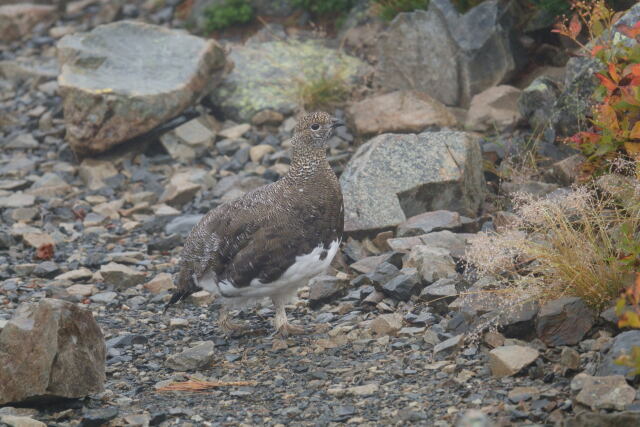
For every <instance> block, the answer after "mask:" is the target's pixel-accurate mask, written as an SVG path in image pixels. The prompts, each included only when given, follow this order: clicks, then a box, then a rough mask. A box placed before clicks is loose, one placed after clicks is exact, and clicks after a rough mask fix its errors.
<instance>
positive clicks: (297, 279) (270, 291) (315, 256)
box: [200, 240, 340, 299]
mask: <svg viewBox="0 0 640 427" xmlns="http://www.w3.org/2000/svg"><path fill="white" fill-rule="evenodd" d="M339 247H340V241H339V240H334V241H333V242H331V245H330V246H329V249H327V256H326V257H324V259H320V258H321V256H322V252H323V251H325V249H324V247H323V245H322V244H320V245H319V246H318V247H316V248H315V249H313V250H312V251H311V252H310V253H308V254H306V255H299V256H297V257H296V260H295V262H294V263H293V264H292V265H291V266H290V267H289V268H287V270H286V271H285V272H284V273H283V274H282V276H281V277H280V278H279V279H278V280H275V281H273V282H270V283H262V282H261V281H260V280H259V279H253V280H252V281H251V283H250V285H249V286H247V287H244V288H236V287H235V286H233V284H232V283H230V282H228V281H226V280H225V281H222V282H219V283H217V288H219V291H218V292H215V293H216V294H223V298H224V297H227V298H246V299H252V298H263V297H269V296H274V295H290V294H292V293H294V292H295V290H296V289H298V288H300V287H302V286H304V285H306V284H307V282H308V281H309V279H311V278H313V277H315V276H317V275H319V274H322V273H324V272H325V271H326V269H327V268H329V265H330V264H331V261H332V260H333V258H334V257H335V256H336V253H338V248H339ZM203 279H204V277H203ZM203 279H201V280H200V286H201V287H202V288H205V287H204V284H203V282H204V281H205V280H203ZM207 284H209V283H207ZM205 289H206V288H205ZM207 290H208V289H207Z"/></svg>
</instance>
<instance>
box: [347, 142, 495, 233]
mask: <svg viewBox="0 0 640 427" xmlns="http://www.w3.org/2000/svg"><path fill="white" fill-rule="evenodd" d="M340 184H341V186H342V193H343V196H344V207H345V231H347V232H358V231H374V230H379V229H384V228H389V227H395V226H397V225H399V224H401V223H403V222H405V221H406V220H407V218H408V217H412V216H414V215H418V214H420V213H423V212H429V211H435V210H439V209H445V210H450V211H455V212H459V213H461V214H463V215H467V216H475V214H476V212H477V210H478V208H479V207H480V204H481V203H482V201H483V199H484V192H485V182H484V177H483V174H482V156H481V153H480V146H479V144H478V139H477V137H475V136H474V135H472V134H469V133H466V132H453V131H440V132H425V133H421V134H418V135H414V134H406V135H398V134H383V135H379V136H377V137H375V138H373V139H371V140H370V141H368V142H367V143H365V144H363V145H361V146H360V147H359V148H358V150H357V151H356V153H355V154H354V156H353V157H352V159H351V161H350V162H349V164H348V165H347V167H346V169H345V171H344V172H343V173H342V176H341V177H340Z"/></svg>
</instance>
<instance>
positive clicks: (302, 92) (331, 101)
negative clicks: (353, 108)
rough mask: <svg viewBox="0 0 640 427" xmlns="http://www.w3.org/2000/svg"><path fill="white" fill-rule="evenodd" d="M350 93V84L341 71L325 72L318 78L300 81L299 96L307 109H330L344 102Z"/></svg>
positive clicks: (301, 104) (302, 104) (301, 103)
mask: <svg viewBox="0 0 640 427" xmlns="http://www.w3.org/2000/svg"><path fill="white" fill-rule="evenodd" d="M348 95H349V86H348V85H347V83H346V82H345V80H344V78H343V77H342V76H341V75H340V73H333V74H329V73H324V74H323V75H322V76H320V77H319V78H317V79H312V80H308V81H300V82H299V83H298V97H299V99H300V106H301V107H302V108H303V109H305V110H306V111H313V110H328V109H332V108H335V107H337V106H340V105H341V104H343V103H344V102H345V101H346V99H347V97H348Z"/></svg>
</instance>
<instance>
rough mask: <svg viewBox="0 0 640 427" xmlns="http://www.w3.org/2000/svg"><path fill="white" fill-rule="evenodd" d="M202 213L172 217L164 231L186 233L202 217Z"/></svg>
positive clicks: (184, 234)
mask: <svg viewBox="0 0 640 427" xmlns="http://www.w3.org/2000/svg"><path fill="white" fill-rule="evenodd" d="M203 216H204V215H182V216H179V217H176V218H174V219H172V220H171V221H170V222H169V223H168V224H167V225H166V226H165V227H164V232H165V233H166V234H167V235H169V234H176V233H177V234H180V235H183V236H186V235H188V234H189V233H190V232H191V229H192V228H193V227H194V226H195V225H196V224H197V223H198V222H199V221H200V220H201V219H202V217H203Z"/></svg>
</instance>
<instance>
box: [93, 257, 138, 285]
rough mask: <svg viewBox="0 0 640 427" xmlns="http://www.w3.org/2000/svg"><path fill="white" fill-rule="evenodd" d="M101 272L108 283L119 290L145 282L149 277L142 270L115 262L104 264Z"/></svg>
mask: <svg viewBox="0 0 640 427" xmlns="http://www.w3.org/2000/svg"><path fill="white" fill-rule="evenodd" d="M100 274H101V275H102V278H103V279H104V281H105V282H106V283H108V284H110V285H113V286H114V287H115V288H116V289H119V290H124V289H127V288H130V287H132V286H135V285H138V284H140V283H143V282H144V281H145V280H146V277H147V276H146V274H145V273H144V272H142V271H138V270H134V269H133V268H131V267H127V266H126V265H123V264H118V263H115V262H110V263H109V264H106V265H103V266H102V267H101V268H100Z"/></svg>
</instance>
